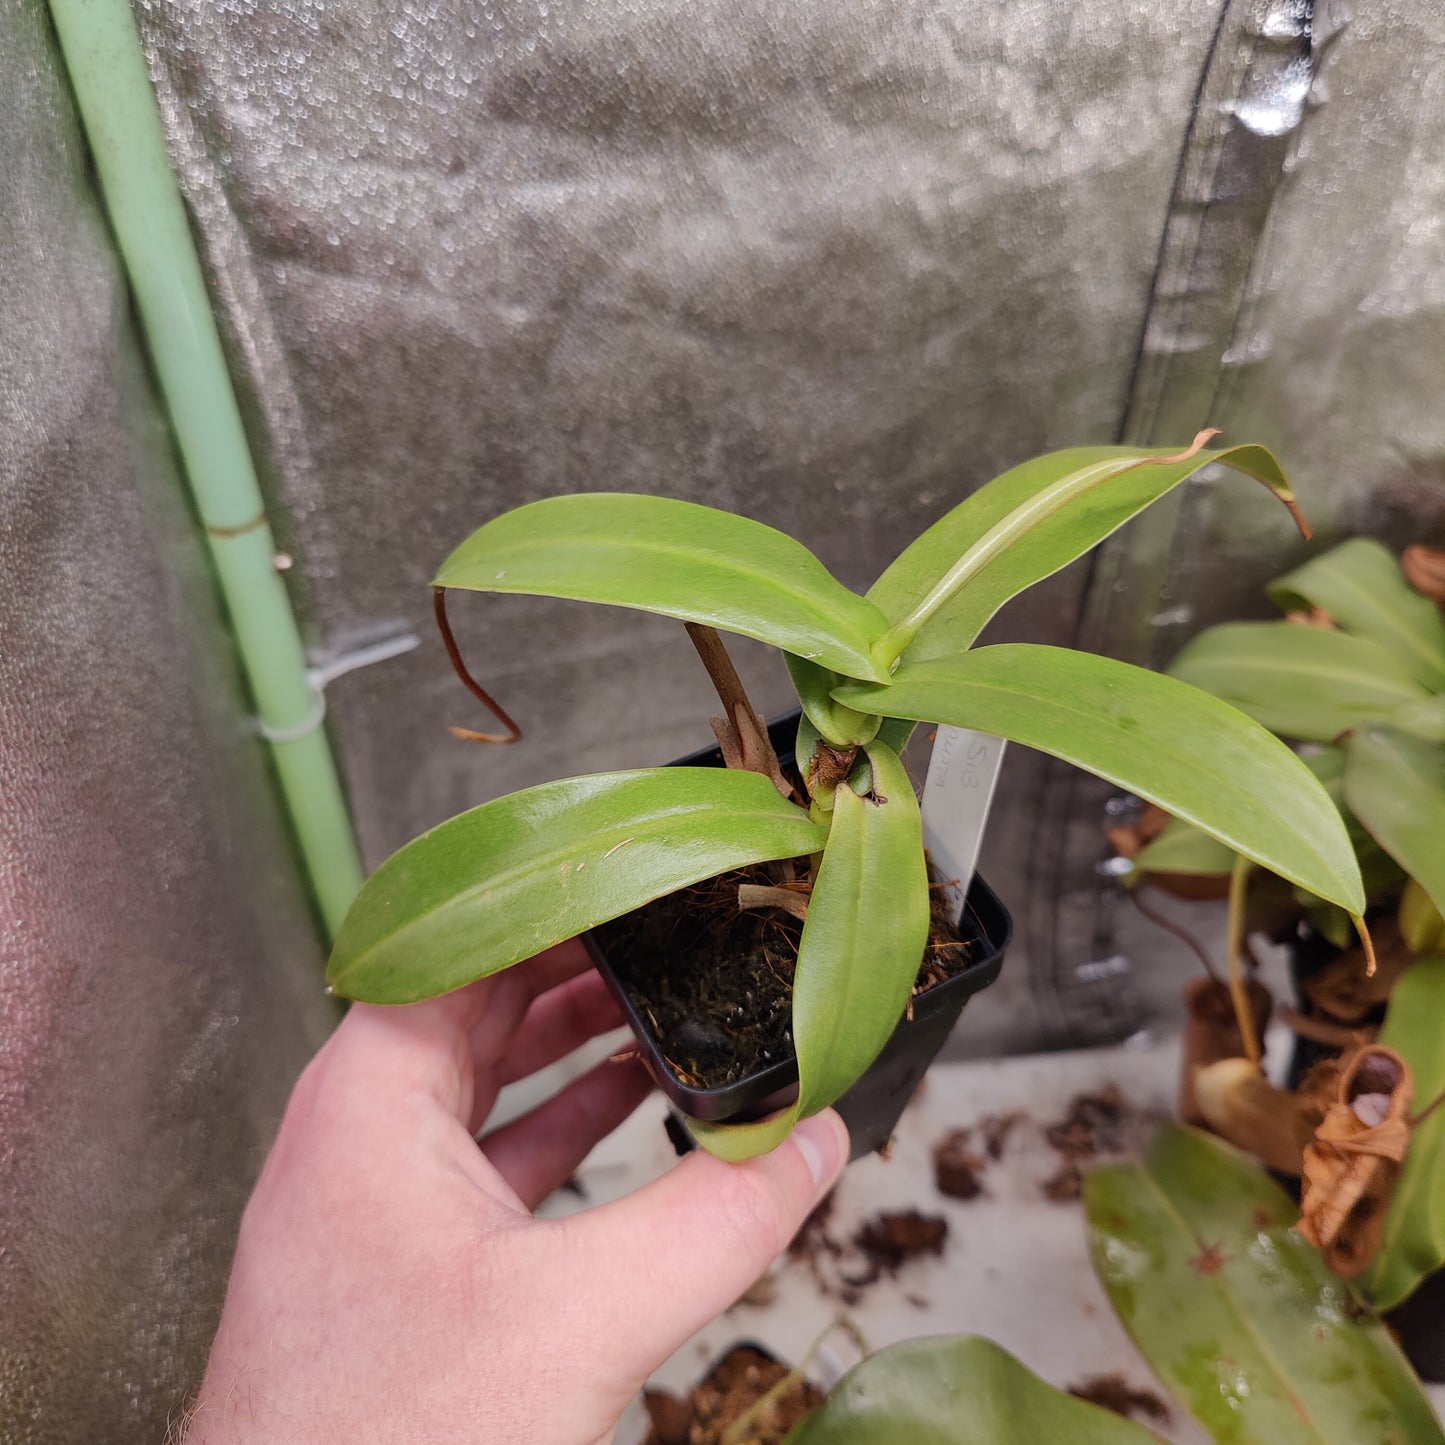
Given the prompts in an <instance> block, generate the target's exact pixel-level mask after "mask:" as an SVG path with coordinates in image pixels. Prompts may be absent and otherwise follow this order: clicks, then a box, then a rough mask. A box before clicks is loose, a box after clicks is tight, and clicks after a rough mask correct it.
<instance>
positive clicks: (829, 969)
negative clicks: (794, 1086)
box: [688, 742, 928, 1160]
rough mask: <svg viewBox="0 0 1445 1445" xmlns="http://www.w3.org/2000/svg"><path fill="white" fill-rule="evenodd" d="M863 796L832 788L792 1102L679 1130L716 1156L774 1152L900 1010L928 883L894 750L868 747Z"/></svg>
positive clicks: (801, 982)
mask: <svg viewBox="0 0 1445 1445" xmlns="http://www.w3.org/2000/svg"><path fill="white" fill-rule="evenodd" d="M867 753H868V759H869V761H870V763H871V764H872V766H873V791H872V792H871V793H870V794H869V795H868V796H867V797H860V796H859V795H858V794H857V793H855V792H854V791H853V790H852V789H851V788H850V787H848V785H847V784H846V783H844V784H841V785H840V786H839V788H838V791H837V794H836V795H835V800H834V804H833V826H832V828H831V830H830V831H829V834H828V846H827V847H826V848H825V849H824V851H823V861H822V863H821V865H820V866H819V868H818V878H817V882H816V883H815V884H814V885H813V893H812V897H811V899H810V900H809V903H808V916H807V921H806V922H805V923H804V924H803V937H802V940H801V942H800V943H799V945H798V966H797V971H796V972H795V974H794V976H793V1044H794V1048H795V1049H796V1050H797V1055H798V1100H797V1103H795V1104H794V1105H793V1106H792V1108H790V1109H787V1110H785V1111H784V1112H783V1113H781V1114H777V1115H774V1116H773V1118H771V1119H765V1120H762V1121H761V1122H759V1123H756V1124H702V1123H698V1122H692V1123H690V1124H689V1126H688V1127H689V1128H690V1129H691V1130H692V1132H693V1134H694V1135H695V1136H696V1138H697V1140H698V1142H699V1143H700V1144H702V1145H703V1147H704V1148H706V1149H708V1150H710V1151H711V1152H712V1153H714V1154H717V1155H718V1156H719V1157H721V1158H723V1159H733V1160H736V1159H747V1158H751V1157H752V1156H753V1155H755V1154H764V1153H766V1152H767V1151H768V1150H769V1149H772V1148H775V1147H776V1146H777V1145H778V1144H780V1143H782V1141H783V1140H784V1139H785V1138H786V1137H787V1135H788V1131H789V1130H790V1129H792V1127H793V1125H794V1124H795V1123H796V1122H797V1121H798V1120H799V1119H804V1118H807V1117H808V1115H810V1114H816V1113H817V1112H818V1111H819V1110H820V1109H824V1108H826V1107H827V1106H828V1105H829V1104H831V1103H832V1102H833V1100H834V1099H836V1098H838V1097H839V1095H841V1094H843V1093H844V1092H845V1091H846V1090H847V1089H848V1087H849V1085H851V1084H852V1083H853V1082H854V1080H855V1079H857V1078H858V1077H859V1075H860V1074H862V1073H863V1071H864V1070H865V1069H866V1068H867V1067H868V1065H869V1064H871V1063H872V1062H873V1060H874V1059H875V1058H877V1057H878V1054H879V1052H880V1051H881V1050H882V1048H883V1045H884V1044H886V1043H887V1042H888V1039H889V1037H890V1036H891V1035H892V1033H893V1030H894V1029H895V1028H896V1027H897V1024H898V1020H899V1018H900V1017H901V1016H902V1014H903V1010H904V1008H905V1007H906V1006H907V1004H908V995H909V993H910V991H911V990H912V987H913V981H914V979H915V978H916V977H917V976H918V966H919V964H920V963H921V962H922V961H923V950H924V946H925V945H926V944H927V942H928V877H927V874H926V872H925V871H924V864H923V833H922V825H921V823H920V821H919V815H918V801H917V799H916V798H915V797H914V795H913V786H912V784H911V783H910V782H909V781H908V774H907V772H906V771H905V770H904V767H903V764H902V762H901V761H900V760H899V757H898V754H897V753H895V752H894V751H893V750H892V749H891V748H888V747H886V746H885V745H883V744H881V743H878V742H873V743H870V744H868V746H867Z"/></svg>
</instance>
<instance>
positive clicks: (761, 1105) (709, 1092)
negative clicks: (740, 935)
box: [586, 713, 1013, 1159]
mask: <svg viewBox="0 0 1445 1445" xmlns="http://www.w3.org/2000/svg"><path fill="white" fill-rule="evenodd" d="M797 726H798V715H797V714H796V713H793V714H790V715H789V716H787V717H783V718H780V719H778V720H777V721H776V722H774V723H771V724H770V725H769V728H768V735H769V737H770V738H771V740H772V743H773V748H774V750H775V751H776V752H777V754H778V756H779V758H780V759H781V760H782V762H783V764H784V766H785V767H786V766H787V765H788V764H789V763H791V761H792V758H793V751H794V743H795V739H796V735H797ZM674 766H678V767H721V766H722V755H721V753H720V752H719V750H718V749H717V748H709V749H705V750H704V751H702V752H698V753H694V754H692V755H691V756H689V757H686V758H682V759H680V760H679V762H678V763H677V764H675V765H674ZM959 928H960V931H961V932H962V934H963V936H964V938H965V939H967V940H968V941H969V942H970V943H971V944H972V945H973V953H974V956H973V958H972V959H971V960H970V962H969V963H968V964H967V966H966V967H965V968H964V969H963V970H962V971H961V972H960V973H957V974H955V975H954V976H953V977H952V978H949V979H945V980H944V981H943V982H942V983H940V984H936V985H935V986H934V987H933V988H930V989H928V990H927V991H926V992H924V993H921V994H918V995H917V996H916V997H915V998H914V1000H913V1017H912V1018H911V1019H903V1020H901V1021H900V1022H899V1025H898V1027H897V1029H895V1030H894V1033H893V1037H892V1038H891V1039H889V1041H888V1043H887V1044H885V1045H884V1048H883V1052H882V1053H881V1054H879V1056H878V1057H877V1058H876V1059H875V1060H874V1061H873V1063H872V1065H871V1066H870V1067H869V1069H868V1071H867V1073H865V1074H864V1075H863V1076H862V1078H860V1079H859V1080H858V1081H857V1083H855V1084H854V1085H853V1087H852V1088H851V1089H849V1090H848V1092H847V1093H846V1094H844V1095H843V1097H842V1098H841V1099H839V1100H838V1102H837V1103H836V1104H835V1105H834V1106H833V1107H834V1108H836V1109H837V1110H838V1112H839V1113H840V1114H841V1115H842V1116H843V1119H844V1121H845V1122H846V1123H847V1125H848V1132H849V1135H850V1137H851V1138H852V1143H853V1152H852V1157H853V1158H854V1159H859V1158H861V1157H862V1156H863V1155H865V1154H871V1153H874V1152H875V1151H876V1150H879V1149H882V1148H884V1147H885V1146H886V1145H887V1143H888V1141H889V1139H890V1138H892V1136H893V1131H894V1129H895V1128H896V1127H897V1124H898V1120H899V1117H900V1116H901V1115H902V1113H903V1109H904V1106H905V1105H906V1104H907V1103H908V1101H909V1099H910V1098H912V1097H913V1093H914V1091H915V1090H916V1089H917V1088H918V1085H919V1083H920V1082H921V1081H922V1079H923V1076H924V1074H925V1073H926V1072H927V1071H928V1066H929V1065H930V1064H931V1063H932V1062H933V1060H934V1057H935V1055H937V1053H938V1051H939V1049H940V1048H942V1047H943V1041H944V1039H946V1038H947V1037H948V1034H949V1032H950V1030H951V1029H952V1028H953V1026H954V1024H955V1023H957V1022H958V1016H959V1014H961V1013H962V1012H963V1006H964V1004H965V1003H967V1002H968V1000H969V999H970V998H972V997H973V995H974V994H976V993H977V992H978V991H979V990H980V989H983V988H987V987H988V985H989V984H991V983H992V982H993V981H994V980H995V979H996V978H997V977H998V975H999V970H1000V969H1001V968H1002V966H1003V955H1004V950H1005V949H1006V948H1007V947H1008V943H1009V938H1010V935H1011V934H1012V932H1013V920H1012V919H1011V918H1010V917H1009V913H1008V910H1007V909H1006V908H1005V907H1004V906H1003V904H1002V903H1001V902H1000V901H999V898H998V895H997V894H995V893H994V891H993V889H992V888H990V887H989V886H988V884H987V883H985V882H984V881H983V879H982V878H981V877H979V876H978V875H976V874H975V876H974V879H973V882H972V884H971V885H970V887H969V890H968V898H967V904H966V906H965V908H964V913H963V919H962V921H961V922H960V924H959ZM586 943H587V947H588V949H589V951H590V952H591V954H592V958H593V961H594V963H595V964H596V966H597V969H598V972H599V973H601V974H602V976H603V978H604V979H606V981H607V985H608V987H609V988H610V989H611V991H612V995H613V997H614V998H615V999H616V1000H617V1002H618V1004H619V1005H620V1007H621V1009H622V1012H623V1015H624V1016H625V1017H626V1019H627V1022H628V1024H629V1025H630V1026H631V1028H632V1031H633V1033H634V1034H635V1035H636V1036H637V1042H638V1045H639V1047H640V1049H641V1051H642V1056H643V1059H644V1061H645V1062H646V1064H647V1066H648V1069H649V1070H650V1071H651V1073H652V1076H653V1078H654V1079H655V1080H656V1081H657V1086H658V1088H659V1089H660V1090H661V1091H662V1093H663V1094H664V1095H665V1096H666V1097H667V1099H668V1100H669V1101H670V1102H671V1103H672V1105H673V1107H674V1108H675V1109H676V1110H677V1111H678V1113H679V1114H681V1115H683V1116H685V1117H687V1118H693V1119H701V1120H703V1121H705V1122H707V1123H724V1122H725V1123H746V1122H748V1121H749V1120H752V1119H760V1118H762V1117H764V1116H765V1115H767V1114H771V1113H773V1112H775V1111H776V1110H778V1109H782V1108H786V1107H787V1106H788V1105H789V1104H790V1103H792V1101H793V1100H794V1099H795V1098H796V1097H797V1092H798V1064H797V1060H796V1059H792V1058H789V1059H780V1060H779V1061H778V1062H777V1063H774V1064H770V1065H769V1066H768V1067H767V1068H765V1069H760V1070H758V1071H757V1072H756V1073H754V1074H750V1075H748V1076H747V1077H746V1078H743V1079H739V1080H737V1081H736V1082H734V1083H731V1084H727V1085H723V1086H722V1087H719V1088H715V1089H700V1088H695V1087H693V1086H691V1085H689V1084H686V1083H684V1082H683V1081H682V1080H681V1079H679V1078H678V1077H677V1075H676V1074H675V1073H674V1072H673V1070H672V1067H671V1065H669V1064H668V1062H667V1061H666V1059H665V1058H664V1057H663V1053H662V1049H661V1046H660V1045H659V1042H658V1040H657V1038H656V1035H655V1034H654V1033H653V1030H652V1025H651V1024H650V1023H649V1022H648V1020H647V1019H646V1018H645V1017H644V1016H643V1015H642V1014H641V1013H640V1012H639V1010H638V1009H637V1007H636V1006H635V1005H634V1003H633V1002H632V999H631V997H630V996H629V995H628V992H627V990H626V988H625V987H624V986H623V984H622V981H621V980H620V979H619V978H618V977H617V975H616V974H615V973H614V972H613V970H612V968H611V966H610V965H609V964H608V962H607V958H606V955H605V954H604V952H603V950H602V948H601V946H600V944H599V943H598V941H597V939H596V938H595V937H594V936H593V935H591V934H589V935H587V938H586ZM672 1132H673V1139H674V1142H676V1143H679V1144H682V1143H683V1141H682V1140H680V1139H679V1138H678V1134H677V1132H676V1131H675V1130H674V1131H672ZM688 1142H689V1143H690V1141H688Z"/></svg>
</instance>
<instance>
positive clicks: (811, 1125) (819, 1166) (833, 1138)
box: [793, 1109, 848, 1189]
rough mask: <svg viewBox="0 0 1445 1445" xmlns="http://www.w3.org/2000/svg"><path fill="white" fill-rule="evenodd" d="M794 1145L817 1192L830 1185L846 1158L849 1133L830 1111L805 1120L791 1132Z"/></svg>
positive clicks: (826, 1110) (827, 1110)
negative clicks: (811, 1177) (818, 1189)
mask: <svg viewBox="0 0 1445 1445" xmlns="http://www.w3.org/2000/svg"><path fill="white" fill-rule="evenodd" d="M793 1142H794V1143H795V1144H796V1145H797V1146H798V1153H799V1154H801V1155H802V1156H803V1162H804V1163H805V1164H806V1165H807V1166H808V1173H809V1174H811V1175H812V1176H813V1183H814V1184H815V1185H816V1186H817V1187H818V1188H820V1189H821V1188H822V1187H823V1185H825V1184H831V1183H832V1182H833V1180H834V1179H835V1178H836V1177H837V1175H838V1172H839V1171H840V1170H841V1169H842V1168H843V1165H844V1163H845V1162H846V1160H847V1157H848V1131H847V1129H846V1128H845V1127H844V1124H843V1121H842V1120H841V1119H840V1118H839V1117H838V1116H837V1114H835V1113H834V1112H833V1111H832V1110H831V1109H825V1110H824V1111H823V1112H822V1113H821V1114H814V1115H813V1117H812V1118H811V1119H804V1120H803V1122H802V1123H801V1124H799V1125H798V1127H797V1128H796V1129H794V1130H793Z"/></svg>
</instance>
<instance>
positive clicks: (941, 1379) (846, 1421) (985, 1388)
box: [787, 1335, 1158, 1445]
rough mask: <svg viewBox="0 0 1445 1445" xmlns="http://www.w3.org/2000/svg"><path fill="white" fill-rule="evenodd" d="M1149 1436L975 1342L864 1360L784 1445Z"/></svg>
mask: <svg viewBox="0 0 1445 1445" xmlns="http://www.w3.org/2000/svg"><path fill="white" fill-rule="evenodd" d="M1157 1438H1158V1437H1157V1436H1155V1435H1153V1434H1151V1433H1150V1432H1149V1431H1148V1430H1145V1429H1143V1428H1142V1427H1140V1426H1138V1425H1135V1424H1133V1423H1131V1422H1130V1421H1128V1420H1125V1419H1122V1418H1121V1417H1120V1416H1118V1415H1114V1414H1111V1413H1110V1412H1109V1411H1107V1410H1101V1409H1100V1408H1099V1407H1098V1406H1097V1405H1090V1404H1087V1403H1086V1402H1085V1401H1083V1400H1077V1399H1075V1398H1074V1397H1073V1396H1072V1395H1066V1394H1064V1393H1063V1391H1062V1390H1056V1389H1054V1387H1053V1386H1052V1385H1046V1384H1045V1383H1044V1382H1043V1381H1042V1380H1041V1379H1039V1377H1038V1376H1037V1375H1035V1374H1034V1373H1033V1372H1032V1371H1031V1370H1028V1369H1026V1368H1025V1367H1024V1366H1023V1365H1021V1364H1020V1363H1019V1362H1018V1361H1017V1360H1016V1359H1014V1357H1013V1356H1012V1355H1010V1354H1009V1353H1007V1351H1005V1350H1002V1349H1000V1348H999V1347H998V1346H997V1345H996V1344H994V1343H993V1342H992V1341H991V1340H984V1339H980V1338H978V1336H976V1335H943V1336H938V1337H936V1338H933V1339H916V1340H905V1341H904V1342H903V1343H902V1344H898V1345H892V1346H890V1347H889V1348H888V1349H885V1350H879V1351H878V1353H877V1354H875V1355H870V1356H869V1357H868V1358H867V1359H866V1360H864V1361H863V1363H862V1364H860V1365H857V1366H855V1367H854V1368H853V1369H851V1370H850V1371H849V1372H848V1373H847V1374H846V1375H844V1376H843V1378H842V1379H841V1380H839V1381H838V1383H837V1384H836V1385H834V1386H833V1388H832V1389H831V1390H830V1391H829V1392H828V1398H827V1399H826V1400H824V1401H823V1403H822V1404H821V1405H819V1406H818V1408H817V1409H816V1410H814V1411H813V1412H812V1414H810V1415H808V1416H807V1417H806V1418H805V1419H804V1420H801V1421H800V1422H799V1423H798V1424H797V1425H796V1426H795V1427H794V1429H793V1431H792V1433H791V1434H790V1435H789V1436H788V1440H787V1445H1064V1442H1067V1445H1148V1442H1150V1441H1152V1440H1156V1439H1157Z"/></svg>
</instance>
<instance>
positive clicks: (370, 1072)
mask: <svg viewBox="0 0 1445 1445" xmlns="http://www.w3.org/2000/svg"><path fill="white" fill-rule="evenodd" d="M589 967H590V959H589V958H588V955H587V951H586V949H585V948H584V947H583V945H582V943H581V942H580V940H577V939H571V940H569V941H568V942H567V943H562V944H558V945H557V946H556V947H555V948H549V949H547V950H546V951H545V952H544V953H539V954H538V955H537V956H536V957H535V958H532V959H528V960H527V961H526V962H525V963H520V964H517V965H516V966H515V967H513V968H510V969H507V970H505V971H503V972H502V973H498V974H494V975H492V976H490V977H488V978H483V979H478V980H477V981H476V982H475V983H471V984H468V985H467V986H466V987H465V988H460V989H456V990H455V991H453V992H452V993H448V994H443V995H442V996H441V997H439V998H432V999H424V1000H422V1001H421V1002H420V1003H414V1004H401V1005H375V1004H361V1003H359V1004H353V1005H352V1006H351V1008H350V1010H349V1011H348V1012H347V1015H346V1017H345V1018H344V1019H343V1020H342V1021H341V1024H340V1026H339V1027H338V1028H337V1030H336V1033H335V1034H334V1035H333V1036H332V1038H331V1040H330V1042H329V1043H328V1044H327V1046H326V1049H325V1050H324V1051H323V1066H324V1069H325V1071H326V1072H327V1073H328V1074H334V1075H338V1076H339V1077H340V1079H341V1080H342V1081H344V1083H345V1084H346V1085H347V1086H351V1085H357V1086H363V1090H362V1091H363V1095H364V1097H365V1098H366V1099H367V1100H368V1101H369V1104H370V1106H371V1107H376V1106H377V1105H380V1104H384V1103H385V1102H387V1101H388V1100H389V1099H394V1098H397V1097H399V1096H404V1095H408V1094H412V1093H416V1092H420V1091H424V1092H426V1093H429V1094H431V1095H433V1097H435V1098H436V1099H437V1100H438V1101H439V1102H440V1103H441V1104H442V1106H443V1107H444V1108H446V1109H447V1110H448V1111H449V1112H451V1113H454V1114H455V1115H456V1116H457V1118H458V1119H460V1120H462V1122H464V1123H465V1122H466V1121H467V1119H468V1117H469V1115H470V1113H471V1105H472V1084H473V1074H474V1070H475V1069H481V1068H490V1067H491V1066H492V1065H494V1064H495V1063H496V1062H497V1060H498V1059H499V1058H500V1057H501V1056H502V1054H503V1052H504V1051H505V1050H506V1048H507V1046H508V1042H509V1040H510V1039H511V1037H512V1034H513V1033H514V1032H515V1030H516V1028H517V1026H518V1024H519V1023H520V1022H521V1020H522V1018H523V1017H524V1016H525V1014H526V1013H527V1010H528V1008H529V1007H530V1005H531V1003H532V1001H533V999H535V998H537V997H538V995H540V994H544V993H546V992H547V990H549V989H552V988H555V987H556V986H558V985H559V984H563V983H565V982H566V981H567V980H569V979H572V978H575V977H576V976H577V975H578V974H580V973H583V972H584V971H585V970H587V969H588V968H589Z"/></svg>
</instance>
